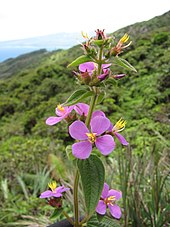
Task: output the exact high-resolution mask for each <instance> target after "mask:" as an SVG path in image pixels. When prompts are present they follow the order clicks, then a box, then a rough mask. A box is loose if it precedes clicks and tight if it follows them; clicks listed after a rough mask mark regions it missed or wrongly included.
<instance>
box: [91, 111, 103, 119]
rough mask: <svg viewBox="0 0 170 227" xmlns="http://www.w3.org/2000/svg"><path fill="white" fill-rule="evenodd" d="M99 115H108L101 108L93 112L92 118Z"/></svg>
mask: <svg viewBox="0 0 170 227" xmlns="http://www.w3.org/2000/svg"><path fill="white" fill-rule="evenodd" d="M97 116H100V117H106V115H105V113H104V112H103V111H101V110H96V111H94V112H93V114H92V118H94V117H97Z"/></svg>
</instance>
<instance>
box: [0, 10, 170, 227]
mask: <svg viewBox="0 0 170 227" xmlns="http://www.w3.org/2000/svg"><path fill="white" fill-rule="evenodd" d="M169 21H170V12H167V13H166V14H164V15H162V16H160V17H156V18H154V19H152V20H150V21H147V22H142V23H137V24H134V25H131V26H128V27H126V28H123V29H121V30H119V31H117V32H116V33H114V35H115V36H116V40H117V41H118V40H119V38H120V37H121V36H122V35H123V34H124V33H125V32H127V33H128V34H129V35H130V36H131V40H132V41H133V44H132V45H131V46H130V47H129V50H128V51H127V53H123V58H125V59H127V60H128V61H129V62H130V63H131V64H132V65H133V66H134V67H135V68H136V69H137V71H138V72H137V73H131V72H130V73H129V72H126V71H125V70H122V69H120V68H118V67H116V66H114V65H113V66H112V70H113V72H115V74H117V73H122V72H123V73H126V74H127V77H125V78H123V79H122V80H120V81H117V82H115V81H112V80H108V82H107V83H106V88H107V89H106V91H107V94H106V98H105V100H104V101H103V102H102V103H101V104H100V105H98V106H97V109H101V110H103V111H105V112H106V114H107V116H108V117H109V118H110V120H111V121H112V122H113V124H114V123H116V121H117V120H119V119H120V117H123V118H124V119H125V120H126V121H127V127H126V130H125V131H124V132H123V134H124V136H125V137H126V139H127V140H128V142H129V143H130V146H129V147H128V148H127V149H126V148H124V147H122V146H121V144H119V143H118V141H117V140H116V144H117V146H116V149H115V151H114V152H113V153H112V154H111V155H109V157H107V158H103V157H101V158H102V159H103V162H105V166H106V171H107V175H106V177H107V179H106V181H107V182H108V183H109V184H110V185H111V187H112V188H115V189H120V190H121V191H122V192H123V199H122V201H121V204H120V205H121V206H122V211H123V217H122V219H121V220H120V225H121V226H134V227H136V226H139V227H140V226H141V227H142V226H154V227H160V226H169V220H168V212H169V208H170V207H169V197H168V196H169V194H168V192H169V189H170V188H169V185H168V177H169V153H168V152H169V145H170V144H169V141H170V140H169V139H170V138H169V135H170V133H169V132H170V130H169V125H170V113H169V108H170V104H169V95H170V89H169V86H170V79H169V78H170V77H169V76H170V75H169V74H170V65H169V60H170V58H169V48H170V33H169V31H170V25H169ZM81 54H82V50H81V48H80V46H75V47H72V48H70V49H69V50H58V51H53V52H47V51H46V50H40V51H38V52H33V53H30V54H26V55H23V56H20V57H18V58H15V59H9V60H7V61H5V62H3V63H0V129H1V130H0V166H1V169H0V182H1V183H0V185H1V186H0V209H1V212H0V226H47V225H48V224H50V223H52V222H53V221H54V220H53V219H50V218H49V217H50V215H51V213H52V210H53V208H52V207H50V206H48V204H47V203H46V202H45V201H44V200H41V199H39V198H38V197H39V195H40V192H42V191H43V190H45V189H46V188H47V184H48V181H49V180H50V179H51V178H53V179H56V180H57V181H58V182H61V183H62V182H64V183H65V184H66V185H67V186H70V187H72V184H73V163H72V161H71V160H69V161H66V160H67V157H66V152H65V147H66V146H67V145H71V144H72V139H71V138H70V137H69V135H68V133H67V131H68V130H67V127H66V124H65V123H64V122H61V123H59V124H58V125H57V126H53V127H50V126H47V125H46V124H45V120H46V118H47V117H49V116H54V115H55V108H56V105H57V104H59V103H63V102H64V101H65V100H66V99H67V98H68V97H69V95H70V94H71V92H72V91H73V90H74V89H75V88H77V87H78V84H76V82H75V81H76V80H75V78H74V75H73V73H72V72H71V70H70V69H67V65H68V64H69V63H70V62H71V61H72V60H74V59H75V58H76V57H78V56H80V55H81ZM87 103H88V100H87ZM62 178H64V181H63V180H62ZM81 193H82V190H81V187H80V195H81ZM80 199H81V196H80ZM67 201H70V202H71V201H72V195H71V192H70V194H68V196H67ZM81 204H82V207H81V209H82V210H83V201H82V203H81ZM65 206H66V209H67V210H68V213H70V215H72V211H71V210H72V204H71V205H68V202H67V203H66V204H65ZM60 218H62V216H60V217H59V219H60Z"/></svg>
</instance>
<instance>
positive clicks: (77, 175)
mask: <svg viewBox="0 0 170 227" xmlns="http://www.w3.org/2000/svg"><path fill="white" fill-rule="evenodd" d="M102 57H103V47H101V48H100V50H99V63H98V72H97V73H98V75H100V73H101V70H102ZM92 90H93V91H94V95H93V96H92V98H91V101H90V108H89V112H88V115H87V118H86V122H85V123H86V126H87V128H89V126H90V120H91V117H92V113H93V111H94V108H95V104H96V100H97V97H98V94H97V88H96V87H95V86H94V87H92ZM79 175H80V174H79V171H78V169H77V171H76V176H75V180H74V217H75V223H74V226H75V227H79V226H82V224H83V223H84V222H85V221H87V220H88V219H89V218H90V217H89V216H87V217H85V218H84V221H82V222H80V223H79V210H78V183H79Z"/></svg>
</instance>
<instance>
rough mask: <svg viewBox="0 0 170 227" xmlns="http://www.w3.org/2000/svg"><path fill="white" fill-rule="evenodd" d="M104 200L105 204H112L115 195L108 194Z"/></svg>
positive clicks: (114, 200)
mask: <svg viewBox="0 0 170 227" xmlns="http://www.w3.org/2000/svg"><path fill="white" fill-rule="evenodd" d="M104 202H105V203H106V204H107V205H111V206H113V205H114V204H115V202H116V197H115V196H110V197H108V198H106V199H105V200H104Z"/></svg>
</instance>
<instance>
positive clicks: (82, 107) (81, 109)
mask: <svg viewBox="0 0 170 227" xmlns="http://www.w3.org/2000/svg"><path fill="white" fill-rule="evenodd" d="M74 110H75V111H76V112H77V113H78V114H79V115H81V116H82V115H83V114H84V115H85V116H87V114H88V111H89V105H87V104H85V103H78V104H76V105H75V107H74Z"/></svg>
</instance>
